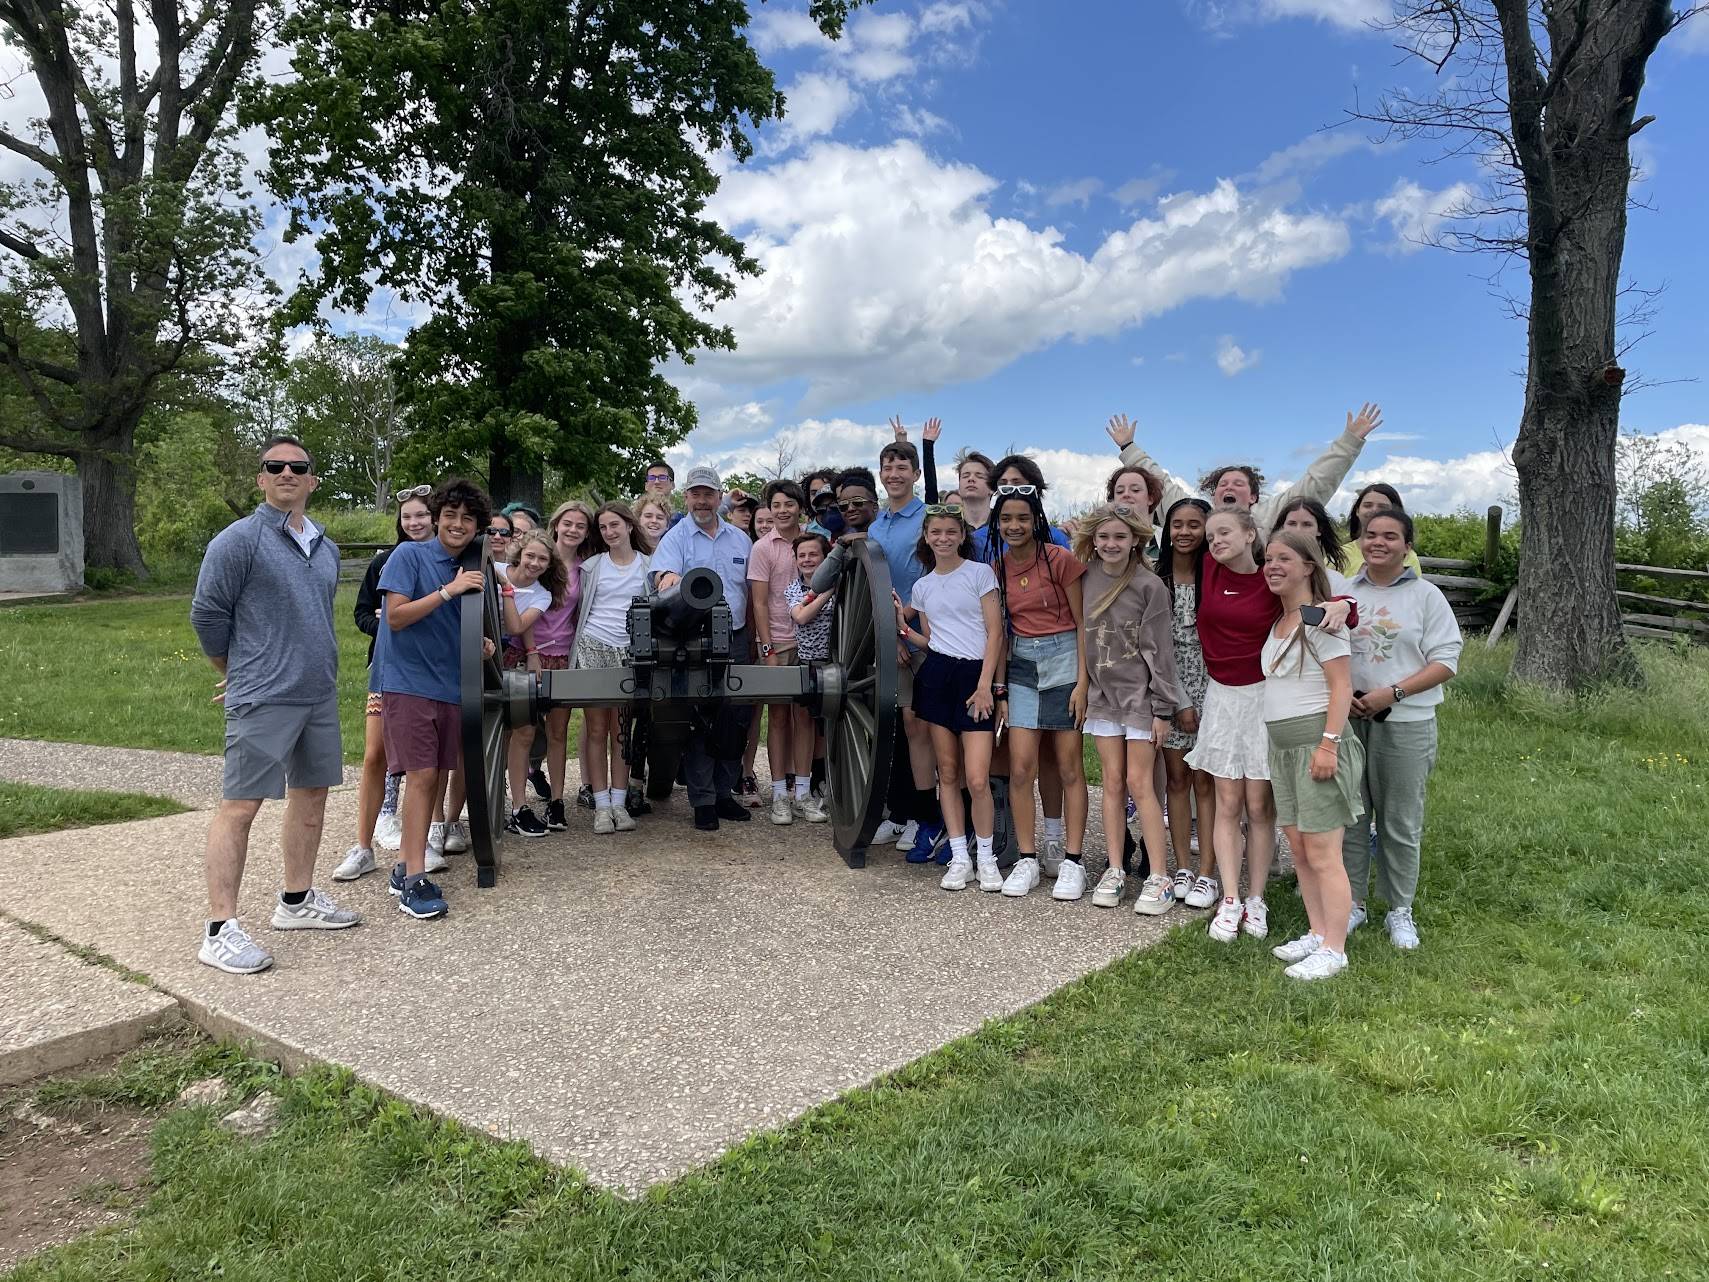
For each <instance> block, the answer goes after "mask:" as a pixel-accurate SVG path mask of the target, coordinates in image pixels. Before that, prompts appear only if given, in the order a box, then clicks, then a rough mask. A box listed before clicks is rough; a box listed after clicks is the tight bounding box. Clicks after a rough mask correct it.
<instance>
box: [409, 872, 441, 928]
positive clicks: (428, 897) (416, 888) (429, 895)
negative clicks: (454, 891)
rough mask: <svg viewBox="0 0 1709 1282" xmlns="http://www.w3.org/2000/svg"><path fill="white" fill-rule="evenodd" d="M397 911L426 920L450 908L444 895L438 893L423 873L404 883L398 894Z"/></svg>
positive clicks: (438, 915) (439, 915)
mask: <svg viewBox="0 0 1709 1282" xmlns="http://www.w3.org/2000/svg"><path fill="white" fill-rule="evenodd" d="M398 911H399V912H400V913H403V914H405V915H406V916H409V917H414V918H416V919H417V920H420V921H428V920H430V919H432V918H434V917H443V916H444V915H445V914H446V913H447V912H449V911H450V909H449V908H447V907H446V904H445V897H444V896H443V895H441V894H440V893H439V887H438V886H435V885H434V884H433V883H432V882H431V881H429V880H428V879H427V876H426V874H425V873H424V874H423V875H422V876H420V877H413V878H411V879H410V880H408V881H407V882H405V883H404V889H403V894H401V895H399V896H398Z"/></svg>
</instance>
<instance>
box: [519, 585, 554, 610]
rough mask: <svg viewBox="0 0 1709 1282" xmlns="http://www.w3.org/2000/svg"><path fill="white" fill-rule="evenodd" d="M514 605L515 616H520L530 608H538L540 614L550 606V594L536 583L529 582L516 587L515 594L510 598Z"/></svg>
mask: <svg viewBox="0 0 1709 1282" xmlns="http://www.w3.org/2000/svg"><path fill="white" fill-rule="evenodd" d="M511 601H512V602H513V603H514V604H515V606H516V616H517V617H518V618H521V617H522V616H523V615H525V614H527V613H528V612H529V611H530V610H538V611H540V613H541V614H544V613H546V611H548V610H550V609H551V608H552V594H551V593H550V592H548V591H547V590H546V589H545V588H544V587H542V586H541V585H540V584H538V583H530V584H529V585H528V586H527V587H525V588H517V589H516V595H515V596H513V597H512V598H511Z"/></svg>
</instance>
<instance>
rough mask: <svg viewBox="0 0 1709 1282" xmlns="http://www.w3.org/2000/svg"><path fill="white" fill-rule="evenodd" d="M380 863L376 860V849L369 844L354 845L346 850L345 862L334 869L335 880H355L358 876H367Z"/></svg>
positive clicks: (333, 877) (333, 876)
mask: <svg viewBox="0 0 1709 1282" xmlns="http://www.w3.org/2000/svg"><path fill="white" fill-rule="evenodd" d="M377 866H378V865H377V864H375V862H374V851H373V849H372V847H369V846H352V847H350V849H349V850H347V851H345V852H344V862H343V863H341V864H339V865H338V867H336V868H334V869H333V870H332V879H333V880H334V881H355V880H356V879H357V878H358V877H366V876H367V875H368V874H369V873H371V872H373V871H374V869H375V868H376V867H377Z"/></svg>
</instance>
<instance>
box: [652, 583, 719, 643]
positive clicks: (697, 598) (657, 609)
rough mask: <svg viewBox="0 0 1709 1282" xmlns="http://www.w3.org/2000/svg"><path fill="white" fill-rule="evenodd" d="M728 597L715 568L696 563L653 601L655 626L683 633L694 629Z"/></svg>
mask: <svg viewBox="0 0 1709 1282" xmlns="http://www.w3.org/2000/svg"><path fill="white" fill-rule="evenodd" d="M723 600H724V581H723V580H722V579H720V578H719V577H718V573H717V571H715V570H710V569H708V568H706V567H705V566H696V567H695V568H694V569H692V570H690V571H688V573H686V574H684V575H683V576H682V578H681V579H679V580H677V582H676V584H675V585H674V586H672V587H670V588H667V589H665V591H663V592H660V593H657V594H656V595H655V596H654V597H653V598H652V601H651V603H650V604H651V606H652V611H653V621H654V625H655V626H657V627H661V628H665V629H668V630H669V631H671V632H672V633H674V634H676V635H678V636H681V635H682V634H683V633H684V632H690V631H693V630H694V628H695V627H696V626H697V625H698V624H699V623H700V621H701V620H702V619H704V618H705V617H706V616H707V615H708V614H710V613H711V612H712V607H713V606H715V605H717V604H719V603H720V602H721V601H723Z"/></svg>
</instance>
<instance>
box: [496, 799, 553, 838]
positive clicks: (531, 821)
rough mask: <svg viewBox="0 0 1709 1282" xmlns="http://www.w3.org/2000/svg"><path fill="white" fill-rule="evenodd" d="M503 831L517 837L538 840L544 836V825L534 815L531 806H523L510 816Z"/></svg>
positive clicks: (537, 816)
mask: <svg viewBox="0 0 1709 1282" xmlns="http://www.w3.org/2000/svg"><path fill="white" fill-rule="evenodd" d="M505 831H507V832H513V833H515V834H516V835H517V836H518V837H536V838H538V837H544V836H545V835H546V825H545V823H544V822H543V821H542V820H541V818H540V816H539V815H537V814H535V813H534V807H533V806H523V807H522V808H521V809H520V810H518V811H516V812H515V813H513V814H512V815H511V816H510V822H509V823H508V824H506V825H505Z"/></svg>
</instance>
